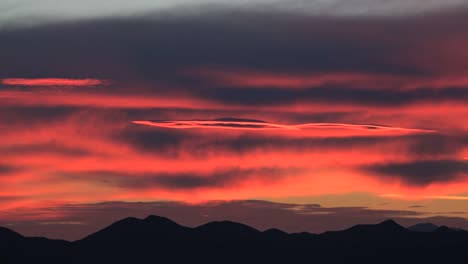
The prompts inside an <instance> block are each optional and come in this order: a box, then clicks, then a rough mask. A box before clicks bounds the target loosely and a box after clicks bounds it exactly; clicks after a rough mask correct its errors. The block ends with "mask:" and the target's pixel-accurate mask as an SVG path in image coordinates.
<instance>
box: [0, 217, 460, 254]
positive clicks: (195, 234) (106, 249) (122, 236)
mask: <svg viewBox="0 0 468 264" xmlns="http://www.w3.org/2000/svg"><path fill="white" fill-rule="evenodd" d="M226 262H230V263H252V262H255V263H271V262H282V263H468V232H466V231H462V230H455V229H450V228H448V227H437V226H434V225H431V224H420V225H416V226H413V227H410V228H408V229H406V228H404V227H402V226H400V225H399V224H397V223H396V222H394V221H392V220H387V221H385V222H382V223H380V224H376V225H357V226H354V227H351V228H349V229H347V230H343V231H336V232H325V233H323V234H319V235H316V234H310V233H296V234H287V233H285V232H282V231H280V230H277V229H269V230H266V231H264V232H260V231H258V230H256V229H254V228H252V227H249V226H246V225H243V224H239V223H234V222H229V221H222V222H211V223H207V224H205V225H202V226H199V227H196V228H188V227H184V226H181V225H178V224H177V223H174V222H173V221H171V220H169V219H167V218H164V217H159V216H149V217H147V218H145V219H137V218H125V219H123V220H120V221H118V222H116V223H114V224H112V225H110V226H108V227H106V228H104V229H102V230H100V231H98V232H96V233H94V234H92V235H90V236H88V237H86V238H84V239H82V240H79V241H75V242H68V241H63V240H50V239H46V238H28V237H23V236H21V235H20V234H18V233H16V232H14V231H12V230H9V229H6V228H0V263H226Z"/></svg>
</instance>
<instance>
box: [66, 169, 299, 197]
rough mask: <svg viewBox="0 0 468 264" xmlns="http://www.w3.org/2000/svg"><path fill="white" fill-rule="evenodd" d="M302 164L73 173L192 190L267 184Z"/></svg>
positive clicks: (139, 186)
mask: <svg viewBox="0 0 468 264" xmlns="http://www.w3.org/2000/svg"><path fill="white" fill-rule="evenodd" d="M303 171H304V169H299V168H275V167H272V168H253V169H241V168H231V169H218V170H215V171H213V172H210V173H200V172H186V173H177V174H168V173H164V172H163V173H119V172H106V171H102V172H83V173H79V174H76V175H75V176H74V177H92V178H93V180H95V181H98V182H104V183H106V184H110V185H114V186H117V187H120V188H125V189H132V190H143V189H148V190H151V189H163V190H175V191H177V190H182V191H183V190H192V189H200V188H219V189H224V188H233V187H235V186H240V185H245V184H247V183H248V182H251V181H261V182H263V183H264V184H268V183H273V182H277V181H279V180H281V179H284V178H287V177H291V176H294V175H296V174H298V173H301V172H303Z"/></svg>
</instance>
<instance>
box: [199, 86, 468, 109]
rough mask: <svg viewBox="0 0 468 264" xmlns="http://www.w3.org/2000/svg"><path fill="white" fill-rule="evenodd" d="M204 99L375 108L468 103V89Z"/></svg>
mask: <svg viewBox="0 0 468 264" xmlns="http://www.w3.org/2000/svg"><path fill="white" fill-rule="evenodd" d="M197 94H198V95H199V96H200V97H202V98H211V99H214V100H216V101H221V102H223V103H228V104H237V105H289V104H292V103H301V102H302V103H304V102H315V103H323V102H328V103H357V104H366V105H373V106H382V105H383V106H399V105H405V104H410V103H417V102H428V101H429V102H430V101H442V102H443V101H459V102H465V101H466V100H468V89H463V88H446V89H443V90H434V89H418V90H411V91H398V90H384V89H377V88H369V89H356V88H349V87H313V88H310V89H302V90H294V89H287V87H285V88H284V89H278V88H244V89H241V90H240V89H238V88H223V89H213V90H211V89H210V90H209V89H207V90H204V91H203V90H202V91H197Z"/></svg>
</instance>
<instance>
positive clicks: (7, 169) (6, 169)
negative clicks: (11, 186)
mask: <svg viewBox="0 0 468 264" xmlns="http://www.w3.org/2000/svg"><path fill="white" fill-rule="evenodd" d="M18 170H19V168H18V167H15V166H11V165H6V164H1V163H0V176H2V175H8V174H11V173H14V172H17V171H18Z"/></svg>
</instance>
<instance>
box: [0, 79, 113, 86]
mask: <svg viewBox="0 0 468 264" xmlns="http://www.w3.org/2000/svg"><path fill="white" fill-rule="evenodd" d="M1 83H2V84H4V85H22V86H95V85H103V84H107V83H108V81H104V80H99V79H62V78H38V79H29V78H11V79H3V80H2V81H1Z"/></svg>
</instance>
